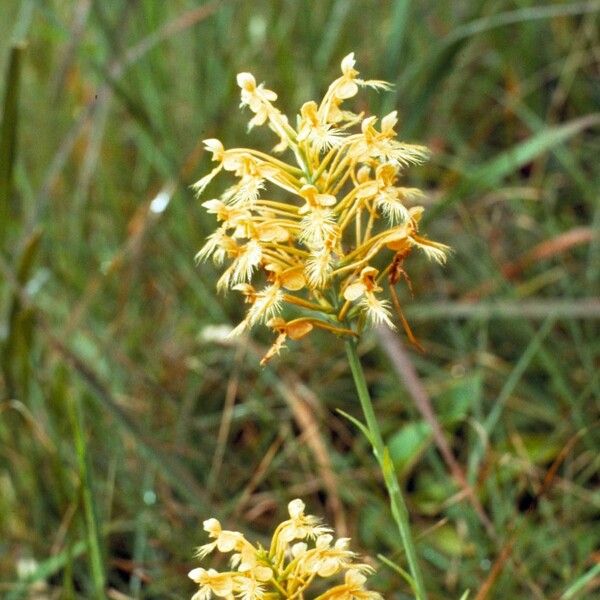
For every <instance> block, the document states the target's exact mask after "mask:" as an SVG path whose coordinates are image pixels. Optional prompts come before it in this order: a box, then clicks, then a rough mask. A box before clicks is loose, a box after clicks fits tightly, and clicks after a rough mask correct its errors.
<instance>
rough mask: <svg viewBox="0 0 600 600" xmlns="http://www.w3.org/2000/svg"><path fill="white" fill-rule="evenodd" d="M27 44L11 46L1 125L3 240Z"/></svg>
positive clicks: (0, 223) (0, 214)
mask: <svg viewBox="0 0 600 600" xmlns="http://www.w3.org/2000/svg"><path fill="white" fill-rule="evenodd" d="M24 50H25V46H24V45H23V44H16V45H14V46H13V47H12V48H11V51H10V58H9V63H8V74H7V77H6V91H5V94H4V105H3V108H2V125H1V126H0V241H2V240H3V238H4V236H5V235H6V229H7V227H8V222H9V218H10V216H11V213H12V210H11V207H10V202H11V198H12V190H13V174H14V164H15V158H16V153H17V121H18V111H19V82H20V79H21V68H22V57H23V52H24Z"/></svg>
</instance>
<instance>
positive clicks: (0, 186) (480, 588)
mask: <svg viewBox="0 0 600 600" xmlns="http://www.w3.org/2000/svg"><path fill="white" fill-rule="evenodd" d="M599 11H600V2H598V1H587V2H585V1H584V2H566V1H565V2H560V1H559V2H541V1H540V2H538V3H535V2H532V1H530V0H469V1H465V2H452V1H450V0H443V1H440V0H421V1H420V2H409V1H408V0H397V1H392V0H390V1H386V2H378V1H376V0H321V1H318V2H317V1H309V0H254V1H252V2H250V1H242V0H229V1H228V0H223V1H214V2H208V3H204V2H200V1H199V0H173V1H170V2H156V1H154V0H110V1H109V2H102V1H99V0H72V1H68V2H67V1H65V0H21V1H19V0H4V1H3V2H0V23H2V24H3V33H4V35H3V37H2V39H1V40H0V73H1V83H0V86H1V87H0V92H1V93H0V99H1V101H2V107H1V110H2V113H1V118H2V123H1V125H0V246H1V250H2V252H1V255H0V359H1V360H0V364H1V372H0V595H1V596H2V597H3V598H11V599H17V598H25V597H30V598H103V597H111V598H125V597H132V598H178V599H179V598H188V597H189V596H190V595H191V594H192V591H193V587H194V586H193V584H192V583H191V582H190V581H189V580H187V578H186V573H187V571H188V570H189V569H190V568H191V567H192V566H195V562H194V560H193V552H194V548H195V547H196V546H197V545H199V544H200V543H203V541H204V539H205V538H204V535H205V534H204V533H203V532H202V528H201V523H202V520H203V519H204V518H207V517H209V516H217V517H219V518H221V519H222V520H223V521H224V522H225V523H229V524H230V525H231V528H232V529H239V530H246V531H248V532H251V533H252V534H253V535H254V536H258V537H260V536H261V535H264V534H267V533H268V532H269V530H270V528H271V526H272V524H273V523H276V522H278V521H279V520H280V519H281V517H282V516H283V515H284V511H285V505H286V503H287V502H288V501H289V500H290V499H292V498H293V497H296V496H300V497H302V498H304V500H305V501H306V503H307V505H308V506H309V508H310V512H311V513H313V514H315V513H316V514H319V513H321V514H323V515H324V516H325V517H326V519H327V520H328V521H329V522H331V523H332V524H335V525H336V526H337V527H338V530H339V533H343V532H345V533H348V534H349V535H350V536H351V537H353V538H354V540H355V545H356V547H358V548H363V549H365V550H368V551H369V553H370V554H375V553H377V552H379V553H381V554H383V555H384V556H386V557H387V558H389V559H391V560H393V561H394V562H396V563H398V564H400V565H404V564H405V563H404V557H403V556H402V554H401V553H400V552H399V548H401V545H400V543H399V540H398V539H397V536H396V534H395V533H394V532H395V530H394V528H393V526H391V525H390V523H391V517H390V515H389V512H388V507H387V502H386V496H385V492H384V488H383V485H382V482H381V481H379V480H378V479H377V470H376V468H375V463H374V461H373V460H372V457H371V456H370V455H369V451H368V445H367V444H366V442H365V440H364V439H362V438H361V436H360V433H359V432H358V431H357V430H356V429H355V428H354V426H353V425H352V424H351V423H350V422H349V421H346V420H345V419H343V418H342V417H341V416H340V415H339V414H337V413H336V412H335V411H336V409H337V408H341V409H343V410H344V411H346V412H347V413H349V414H351V415H354V416H356V417H358V416H359V415H360V412H359V409H358V406H357V401H356V398H355V393H354V391H353V386H352V382H351V378H350V373H349V371H348V368H347V365H346V363H345V360H344V353H343V351H342V348H341V346H340V345H336V344H335V343H334V340H333V339H332V338H329V337H327V336H320V335H319V334H315V335H313V336H310V337H309V338H306V339H305V340H302V341H301V342H298V343H293V344H290V348H289V349H288V350H287V351H286V352H285V353H284V354H283V355H282V356H281V358H280V359H279V360H277V361H276V362H273V363H272V364H270V365H269V367H268V368H266V369H260V368H259V367H258V357H260V356H261V353H262V352H263V350H264V348H263V344H265V343H266V340H267V338H266V337H264V338H263V337H262V336H261V334H260V333H259V334H257V339H255V340H253V341H251V342H248V343H246V342H244V343H242V344H237V343H235V342H229V343H219V342H215V341H211V336H213V337H214V335H216V334H217V333H218V332H216V331H215V330H214V329H211V328H210V327H211V326H214V325H219V324H225V325H227V324H231V323H236V322H238V320H239V318H240V315H241V314H242V311H243V306H242V305H241V303H240V302H239V299H238V298H237V297H230V296H226V297H217V296H216V295H215V291H214V281H215V271H214V269H213V268H212V266H211V265H200V266H196V265H195V264H194V261H193V256H194V253H195V252H196V250H197V249H198V248H199V247H200V245H201V244H202V241H203V239H204V237H205V235H206V234H207V233H208V232H210V230H211V228H212V227H213V220H212V218H209V217H207V215H206V214H205V212H204V210H203V209H202V208H201V207H200V202H198V201H197V200H196V199H194V198H193V196H192V194H191V192H190V190H189V185H190V184H191V183H193V182H194V181H195V180H196V179H198V178H199V177H200V176H201V175H202V174H204V173H205V172H206V170H207V168H208V167H209V161H208V159H207V157H206V156H205V155H204V154H203V152H202V149H201V148H202V146H201V140H202V139H203V138H206V137H219V138H220V139H222V140H223V141H224V143H225V144H226V146H227V145H236V146H237V145H247V143H246V142H245V140H246V138H247V134H246V132H245V127H246V122H247V117H248V115H243V114H241V113H240V112H239V110H238V104H239V97H238V89H237V88H236V85H235V74H236V73H237V72H239V71H242V70H243V71H251V72H252V73H254V74H255V75H256V77H257V79H258V80H259V81H263V80H264V81H266V82H268V85H269V88H270V89H274V90H276V91H277V92H278V93H279V98H280V99H279V105H280V106H281V107H282V108H283V109H284V110H285V111H286V112H287V113H288V114H290V115H292V114H293V111H295V110H297V109H298V107H299V106H300V104H301V103H302V102H304V101H305V100H307V99H310V98H315V97H318V96H319V94H321V93H322V92H323V91H324V89H325V87H326V85H327V84H328V82H329V81H330V80H331V79H332V78H333V77H334V76H335V75H336V73H337V72H338V68H339V61H340V60H341V58H342V57H343V56H344V55H345V54H347V53H348V52H350V51H354V52H355V53H356V57H357V60H358V67H359V69H360V70H361V72H362V73H363V74H365V76H368V77H374V78H383V79H387V80H390V81H392V82H394V84H395V88H394V91H393V92H391V93H385V94H376V93H370V95H369V96H368V110H369V111H371V112H372V113H374V114H381V113H382V112H383V111H389V110H394V109H397V110H398V111H399V115H400V118H401V137H404V138H405V139H407V140H410V141H417V142H419V143H425V144H427V145H429V146H430V147H431V148H432V150H433V158H432V160H431V161H430V163H429V164H427V165H425V166H423V167H421V168H419V169H413V170H412V171H411V172H410V173H409V174H408V179H409V180H410V181H411V182H412V183H413V184H415V185H418V186H421V187H424V188H425V189H426V190H427V191H428V193H429V198H430V201H429V202H428V210H429V217H428V222H427V231H428V232H429V233H430V234H431V236H432V237H433V238H434V239H436V240H440V241H442V242H446V243H448V244H450V245H452V247H453V248H454V255H453V257H452V259H451V260H450V262H449V265H448V267H447V268H445V269H443V270H442V269H440V268H439V267H436V266H432V265H430V264H426V262H425V261H424V260H423V259H422V258H419V257H417V256H415V257H413V258H411V259H410V260H411V261H412V263H411V273H413V282H412V283H413V288H414V298H413V297H411V295H410V294H409V293H408V292H407V291H406V290H402V298H403V300H404V307H405V309H406V314H407V316H408V317H409V319H411V320H412V323H413V327H414V330H415V333H416V334H417V336H418V337H419V339H420V341H421V342H422V343H423V345H424V346H425V347H426V349H427V353H426V354H423V355H421V354H418V353H412V352H411V353H410V359H411V361H412V364H413V365H414V366H415V367H416V368H417V371H418V373H419V377H420V380H421V383H422V384H423V385H424V389H425V390H426V392H427V394H428V396H429V397H430V398H431V401H432V403H433V407H434V409H435V411H436V414H437V415H438V418H439V421H440V423H441V424H442V427H443V429H444V432H445V435H446V437H447V439H448V440H449V443H450V446H451V449H452V451H453V453H454V455H455V456H456V458H457V460H458V463H459V464H460V465H461V466H462V467H463V468H464V471H465V472H466V473H467V476H468V478H469V482H470V484H471V485H473V486H474V489H475V491H476V494H477V496H478V498H479V499H480V501H481V504H482V506H483V509H484V511H485V514H486V515H487V516H488V518H489V519H490V521H491V522H492V523H493V526H494V529H495V535H491V534H490V533H489V531H486V528H485V527H484V526H483V525H482V520H481V516H478V513H477V512H476V510H474V508H473V505H472V503H470V502H469V501H468V498H466V496H465V494H463V493H459V492H460V491H461V490H460V487H459V486H458V485H457V481H456V479H455V478H453V477H452V476H451V475H450V471H449V469H448V467H447V466H446V464H445V462H444V461H443V460H442V458H441V455H440V453H439V452H438V450H437V449H436V446H435V443H434V438H433V436H432V435H431V434H430V432H431V430H430V428H429V426H428V425H427V424H426V422H425V421H423V418H422V415H421V414H420V413H419V412H418V410H417V409H416V407H415V404H414V402H413V398H412V396H411V394H409V393H408V392H407V390H406V389H405V387H404V386H403V385H402V373H399V372H396V371H395V370H394V369H393V368H392V363H390V362H389V360H388V358H387V356H386V352H385V349H384V346H382V345H381V343H380V340H378V338H377V337H376V336H375V335H370V336H367V337H366V338H365V339H364V341H363V344H362V351H363V353H364V362H365V366H366V368H367V373H368V378H369V381H370V384H371V386H372V390H371V391H372V392H373V394H374V397H375V400H376V405H377V410H378V413H379V415H380V418H381V420H382V423H383V425H384V434H385V436H386V437H387V440H388V442H389V443H390V447H391V450H392V458H393V459H394V460H395V461H396V463H397V465H398V466H399V467H400V470H401V473H402V478H403V479H402V484H403V486H404V488H405V490H406V493H407V498H408V501H409V504H410V510H411V515H412V519H413V523H414V527H415V531H416V532H417V534H418V550H419V553H420V555H421V558H422V562H423V565H424V569H425V573H426V578H427V585H428V588H429V590H430V594H431V598H434V599H435V598H440V599H441V598H450V597H455V598H458V597H460V595H461V594H462V592H463V591H464V590H465V589H470V590H471V597H477V598H484V597H485V598H511V599H513V598H515V599H516V598H536V599H540V600H541V599H545V598H591V597H592V596H594V589H595V590H596V592H595V593H597V589H598V568H597V561H598V554H597V552H598V547H599V542H600V521H599V520H598V519H597V515H598V510H599V508H600V495H599V493H598V483H599V480H598V472H599V467H600V463H599V453H598V447H599V446H598V442H599V438H600V436H599V434H598V419H599V417H600V377H599V373H600V368H599V367H600V360H599V358H600V335H599V329H598V319H599V318H600V306H599V302H598V297H599V296H600V284H599V278H600V237H599V234H598V232H599V230H600V202H599V191H600V184H599V182H600V163H599V162H598V156H599V155H600V142H599V140H600V137H599V136H598V127H599V123H600V117H599V113H598V110H599V108H598V107H599V106H600V77H599V73H600V29H599V28H598V13H599ZM360 108H362V109H367V104H366V103H365V104H364V105H363V106H361V107H360ZM251 135H252V140H253V141H252V144H257V145H260V146H263V147H264V148H269V147H270V145H272V144H273V143H274V140H272V139H270V138H269V137H268V135H266V134H265V133H263V132H261V131H256V132H252V134H251ZM248 144H250V142H248ZM594 517H595V519H594ZM342 530H344V531H342ZM594 552H595V554H594ZM376 584H377V586H378V587H379V589H380V590H381V591H382V592H383V593H384V594H385V595H386V597H388V598H397V599H401V598H407V597H408V592H407V588H406V584H405V583H404V582H403V581H402V578H401V577H400V576H399V575H398V574H397V573H396V572H395V571H394V570H393V569H391V568H390V567H389V565H388V566H385V565H383V564H382V565H381V566H380V571H379V575H378V579H377V582H376ZM118 593H120V594H123V595H118ZM478 594H479V595H478Z"/></svg>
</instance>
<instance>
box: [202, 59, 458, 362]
mask: <svg viewBox="0 0 600 600" xmlns="http://www.w3.org/2000/svg"><path fill="white" fill-rule="evenodd" d="M354 66H355V60H354V55H353V54H349V55H348V56H346V57H345V58H344V59H343V60H342V63H341V70H342V74H341V77H339V78H337V79H336V80H335V81H334V82H333V83H332V84H331V85H330V86H329V88H328V90H327V92H326V93H325V96H324V97H323V99H322V100H321V102H320V104H317V103H316V102H314V101H310V102H306V103H305V104H304V105H303V106H302V107H301V109H300V114H299V115H298V116H297V119H296V128H294V127H292V126H291V125H290V123H289V120H288V119H287V117H286V116H285V115H284V114H282V113H281V112H280V111H279V110H278V109H277V108H276V107H275V106H274V104H273V102H274V101H275V100H276V99H277V94H276V93H275V92H273V91H271V90H268V89H266V88H265V87H264V84H262V83H261V84H257V83H256V80H255V78H254V77H253V76H252V75H251V74H250V73H240V74H239V75H238V76H237V82H238V85H239V87H240V88H241V100H242V102H241V106H246V107H248V108H249V109H250V111H251V112H252V113H253V115H254V116H253V117H252V119H251V121H250V123H249V128H252V127H254V126H257V125H264V124H267V125H268V127H269V128H270V129H271V130H272V131H273V132H274V133H275V134H276V135H277V137H278V139H279V143H278V144H277V145H276V146H275V148H274V149H273V152H275V153H281V152H284V151H285V152H287V153H288V155H289V156H290V157H291V156H293V163H294V164H292V161H290V162H286V161H284V160H280V159H279V158H276V157H275V156H273V155H271V154H267V153H263V152H260V151H258V150H254V149H249V148H232V149H225V148H224V146H223V144H222V143H221V142H220V141H219V140H217V139H208V140H205V141H204V144H205V147H206V149H207V150H208V151H209V152H210V153H211V154H212V158H213V161H214V162H216V163H217V165H216V167H215V168H214V169H213V170H212V171H211V172H210V173H209V174H208V175H206V176H205V177H203V178H202V179H201V180H200V181H198V182H197V183H196V184H195V186H194V188H195V190H196V192H197V193H198V194H201V193H202V192H203V191H204V189H205V188H206V186H207V185H208V184H209V183H210V182H211V180H212V179H213V178H214V177H215V176H216V175H217V174H218V173H220V172H221V171H226V172H229V173H232V174H233V176H234V177H235V178H236V182H235V183H234V184H233V185H232V186H230V187H228V188H227V189H226V190H225V192H224V193H223V194H222V195H221V197H220V198H219V199H212V200H208V201H206V202H204V204H203V206H204V207H205V208H206V209H207V210H208V212H209V213H213V214H215V215H216V218H217V220H218V222H219V223H220V225H219V226H218V228H217V229H216V231H215V232H214V233H212V234H211V235H210V236H209V238H208V240H207V242H206V244H205V245H204V247H203V248H202V249H201V250H200V252H198V254H197V259H198V260H203V259H207V258H209V257H210V258H212V259H213V261H214V262H215V264H217V265H220V264H222V263H223V262H225V261H227V263H228V266H227V268H226V269H225V271H224V273H223V275H222V276H221V278H220V279H219V281H218V284H217V287H218V288H219V289H227V288H230V289H234V290H237V291H239V292H241V293H242V294H243V295H244V297H245V300H246V302H247V303H248V304H249V305H250V307H249V310H248V312H247V314H246V317H245V319H244V320H243V321H242V322H241V323H240V324H239V326H238V327H237V328H236V329H235V330H234V331H235V332H236V333H239V332H241V331H243V330H244V329H247V328H249V327H252V326H253V325H255V324H257V323H264V324H266V325H268V326H269V327H271V328H272V329H273V330H274V331H275V332H276V333H277V334H278V337H277V340H276V342H275V344H274V345H273V347H272V348H271V350H270V351H269V353H268V354H267V356H266V357H265V358H264V359H263V361H264V360H268V359H269V358H270V357H271V356H273V355H274V354H275V353H277V352H278V351H279V349H280V348H281V347H282V346H283V343H284V341H285V340H286V338H288V337H289V338H290V339H299V338H301V337H303V336H304V335H306V334H308V333H309V332H310V331H311V330H312V329H313V328H315V327H319V328H322V329H326V330H329V331H332V332H334V333H337V334H341V335H356V334H357V332H358V331H360V330H361V328H362V327H363V324H364V323H365V321H366V322H371V323H387V324H388V325H389V326H391V327H393V326H394V325H393V322H392V320H391V315H390V306H389V303H388V301H387V300H385V299H383V298H382V297H381V294H380V293H381V292H382V287H381V283H382V282H383V281H384V280H385V279H386V278H387V280H388V282H389V283H390V289H392V290H393V286H394V284H395V283H397V281H398V280H399V279H400V277H404V278H405V279H407V281H408V278H407V275H406V273H405V271H404V269H403V267H402V264H403V261H404V259H405V258H406V256H407V255H408V254H409V253H410V251H411V250H412V249H413V248H414V247H417V248H421V249H422V250H424V251H425V253H426V254H427V255H428V256H429V257H430V258H433V259H434V260H436V261H438V262H440V263H442V262H444V260H445V257H446V252H447V250H448V248H447V246H445V245H443V244H440V243H438V242H434V241H431V240H429V239H427V238H425V237H423V236H421V235H420V234H419V220H420V219H421V215H422V213H423V208H422V207H421V206H418V205H416V202H417V201H418V200H419V198H420V196H421V192H420V191H419V190H418V189H414V188H407V187H400V186H399V185H398V179H399V177H400V174H401V172H402V170H403V169H404V168H405V167H406V166H407V165H409V164H414V163H420V162H423V161H424V160H425V159H426V158H427V156H428V152H427V149H426V148H425V147H423V146H417V145H413V144H407V143H403V142H399V141H398V140H397V139H396V132H395V130H394V127H395V125H396V123H397V116H396V111H393V112H391V113H390V114H388V115H386V116H384V117H383V118H382V119H381V123H380V125H379V127H377V117H373V116H369V117H365V115H364V114H363V113H360V114H356V113H354V112H350V111H347V110H343V109H342V103H343V102H344V101H345V100H347V99H349V98H352V97H353V96H355V95H356V94H357V92H358V90H359V88H361V87H370V88H375V89H387V88H388V87H389V85H388V84H387V83H386V82H384V81H376V80H363V79H360V78H359V77H358V75H359V73H358V71H357V70H356V69H355V68H354ZM382 255H383V259H381V258H380V256H382ZM376 257H377V260H378V265H379V268H377V266H375V265H374V264H373V263H374V261H375V259H376ZM381 263H383V266H382V265H381ZM257 280H261V281H262V286H261V287H260V289H259V288H258V287H257ZM393 298H394V299H395V300H397V297H396V295H395V294H393ZM395 303H396V307H397V309H398V311H400V308H399V304H398V302H397V301H396V302H395ZM284 309H285V310H284ZM284 313H285V318H284ZM399 316H400V318H401V319H402V323H403V325H404V326H405V329H406V330H407V333H408V335H409V337H411V339H412V335H411V333H410V329H409V328H408V325H407V324H406V321H405V320H404V318H403V317H402V315H401V313H400V312H399ZM290 317H292V318H291V319H290Z"/></svg>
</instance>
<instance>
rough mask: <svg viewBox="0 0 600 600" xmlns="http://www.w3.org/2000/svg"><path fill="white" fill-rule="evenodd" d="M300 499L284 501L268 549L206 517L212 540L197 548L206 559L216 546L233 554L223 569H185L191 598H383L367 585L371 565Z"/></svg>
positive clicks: (206, 529)
mask: <svg viewBox="0 0 600 600" xmlns="http://www.w3.org/2000/svg"><path fill="white" fill-rule="evenodd" d="M304 508H305V506H304V502H302V500H299V499H296V500H292V501H291V502H290V503H289V505H288V512H289V516H290V518H289V519H288V520H286V521H284V522H283V523H280V524H279V525H278V526H277V528H276V529H275V531H274V533H273V536H272V538H271V543H270V545H269V547H268V548H263V547H262V546H261V545H260V544H252V543H251V542H249V541H248V540H247V539H246V538H245V537H244V536H243V535H242V534H241V533H239V532H237V531H227V530H224V529H222V528H221V524H220V523H219V521H217V519H208V520H207V521H204V530H205V531H206V532H208V535H209V537H210V538H211V539H212V540H213V541H211V542H209V543H208V544H205V545H204V546H200V548H198V556H199V557H200V558H204V557H205V556H207V555H208V554H210V553H211V552H213V551H214V550H219V552H223V553H232V554H231V557H230V561H229V563H230V568H229V569H227V570H225V571H220V572H219V571H216V570H215V569H204V568H202V567H198V568H196V569H192V570H191V571H190V572H189V577H190V578H191V579H193V580H194V581H195V582H196V583H197V584H198V585H199V586H200V589H199V590H198V591H197V592H196V593H195V594H194V596H193V597H192V600H209V599H210V598H211V597H212V596H213V595H214V596H218V597H221V598H228V599H233V598H239V599H240V600H267V599H271V598H272V599H275V598H287V599H289V600H291V599H292V598H294V599H302V598H306V597H308V598H315V600H350V599H352V598H356V599H357V600H359V599H360V600H382V598H381V596H380V595H379V594H378V593H376V592H371V591H369V590H367V589H366V588H365V583H366V581H367V577H366V576H367V575H368V574H370V573H371V572H372V571H373V568H372V567H371V566H370V565H368V564H366V563H361V562H359V561H358V559H357V555H356V554H355V553H354V552H352V550H350V548H349V542H350V540H349V539H348V538H339V539H337V540H334V538H333V536H332V535H331V533H332V530H331V529H329V527H326V526H325V525H323V524H322V523H321V522H320V520H319V519H318V518H317V517H314V516H312V515H305V514H304Z"/></svg>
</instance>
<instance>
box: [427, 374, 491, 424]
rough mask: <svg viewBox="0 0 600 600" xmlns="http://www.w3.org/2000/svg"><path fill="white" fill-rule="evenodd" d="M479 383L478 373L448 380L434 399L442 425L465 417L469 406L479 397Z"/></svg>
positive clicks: (462, 419) (480, 379)
mask: <svg viewBox="0 0 600 600" xmlns="http://www.w3.org/2000/svg"><path fill="white" fill-rule="evenodd" d="M481 384H482V378H481V374H480V373H473V374H469V375H465V376H464V377H461V378H458V379H449V380H448V383H447V386H446V387H445V388H444V389H443V390H442V391H441V392H440V393H439V394H438V396H437V398H436V401H435V407H436V413H437V415H438V417H439V419H440V420H441V422H442V423H443V424H444V425H453V424H456V423H460V422H462V421H464V420H465V419H466V417H467V415H468V414H469V409H470V408H471V406H472V405H473V404H476V403H477V402H478V400H479V398H480V397H481Z"/></svg>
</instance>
